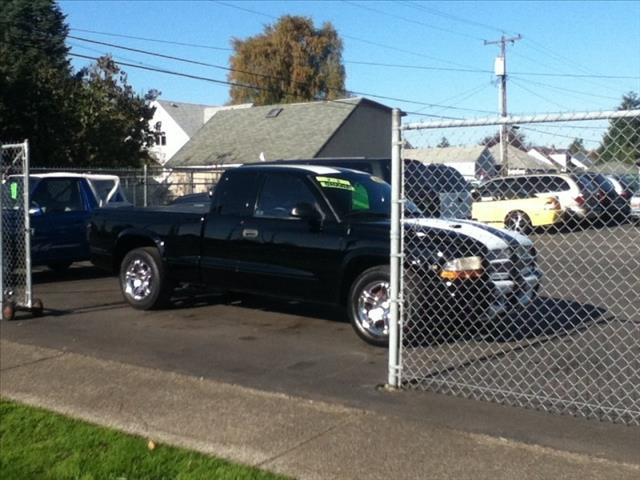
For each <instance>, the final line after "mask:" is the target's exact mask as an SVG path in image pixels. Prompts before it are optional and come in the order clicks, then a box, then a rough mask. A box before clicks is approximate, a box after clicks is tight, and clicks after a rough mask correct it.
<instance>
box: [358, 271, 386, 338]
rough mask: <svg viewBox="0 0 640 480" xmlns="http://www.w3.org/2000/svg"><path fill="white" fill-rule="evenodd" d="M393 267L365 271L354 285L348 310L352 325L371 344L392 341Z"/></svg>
mask: <svg viewBox="0 0 640 480" xmlns="http://www.w3.org/2000/svg"><path fill="white" fill-rule="evenodd" d="M390 293H391V292H390V291H389V267H388V266H386V265H384V266H378V267H373V268H369V269H367V270H365V271H364V272H362V273H361V274H360V275H359V276H358V277H357V278H356V279H355V281H354V282H353V284H352V285H351V289H350V290H349V297H348V304H347V308H348V313H349V320H350V321H351V326H352V327H353V329H354V330H355V331H356V333H357V334H358V336H359V337H360V338H361V339H362V340H364V341H365V342H367V343H368V344H370V345H375V346H376V347H387V346H388V345H389V312H390Z"/></svg>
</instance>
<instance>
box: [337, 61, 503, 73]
mask: <svg viewBox="0 0 640 480" xmlns="http://www.w3.org/2000/svg"><path fill="white" fill-rule="evenodd" d="M344 63H348V64H352V65H369V66H372V67H389V68H407V69H412V70H436V71H445V72H464V73H493V72H492V71H491V70H481V69H478V68H454V67H434V66H430V65H403V64H397V63H380V62H363V61H359V60H345V61H344Z"/></svg>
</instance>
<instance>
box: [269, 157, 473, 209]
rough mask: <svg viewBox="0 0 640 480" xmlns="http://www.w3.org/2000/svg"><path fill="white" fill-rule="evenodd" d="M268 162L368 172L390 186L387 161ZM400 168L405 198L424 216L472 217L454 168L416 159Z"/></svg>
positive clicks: (465, 186)
mask: <svg viewBox="0 0 640 480" xmlns="http://www.w3.org/2000/svg"><path fill="white" fill-rule="evenodd" d="M269 163H272V164H285V165H290V164H293V165H324V166H328V167H338V168H348V169H351V170H357V171H360V172H366V173H370V174H372V175H375V176H377V177H379V178H381V179H383V180H384V181H385V182H387V183H389V184H391V159H389V158H313V159H306V160H304V159H303V160H280V161H277V162H269ZM262 165H264V164H262ZM403 165H404V189H405V195H406V197H407V198H408V199H409V200H411V201H412V202H413V203H414V204H415V205H416V206H417V207H418V208H419V209H420V210H421V211H422V212H423V213H424V215H425V216H427V217H434V218H464V219H470V218H471V204H472V201H473V200H472V197H471V188H470V186H469V184H468V182H467V181H466V180H465V178H464V177H463V176H462V174H461V173H460V172H458V171H457V170H456V169H455V168H452V167H448V166H446V165H425V164H424V163H422V162H419V161H417V160H405V161H404V163H403Z"/></svg>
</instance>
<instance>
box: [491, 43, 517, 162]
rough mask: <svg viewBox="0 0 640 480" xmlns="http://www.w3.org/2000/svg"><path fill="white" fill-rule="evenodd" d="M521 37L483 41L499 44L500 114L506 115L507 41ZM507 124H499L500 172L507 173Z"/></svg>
mask: <svg viewBox="0 0 640 480" xmlns="http://www.w3.org/2000/svg"><path fill="white" fill-rule="evenodd" d="M521 39H522V35H520V34H518V35H516V36H515V37H505V36H504V35H502V37H501V38H500V40H492V41H487V40H485V41H484V44H485V45H500V56H499V57H497V58H496V62H495V72H496V76H497V77H498V78H499V80H500V90H499V96H498V107H499V108H500V116H501V117H503V118H504V117H506V116H507V43H511V44H513V43H515V42H516V41H518V40H521ZM508 140H509V139H508V138H507V125H506V124H504V123H503V124H502V125H501V126H500V174H501V175H509V159H508V154H507V143H508Z"/></svg>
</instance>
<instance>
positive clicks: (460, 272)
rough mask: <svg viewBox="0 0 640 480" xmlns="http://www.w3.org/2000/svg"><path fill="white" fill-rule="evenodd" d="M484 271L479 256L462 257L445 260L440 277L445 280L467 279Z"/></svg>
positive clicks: (480, 274)
mask: <svg viewBox="0 0 640 480" xmlns="http://www.w3.org/2000/svg"><path fill="white" fill-rule="evenodd" d="M483 273H484V268H483V267H482V258H481V257H462V258H454V259H453V260H449V261H447V262H446V263H445V264H444V265H443V267H442V270H440V278H443V279H445V280H468V279H474V278H479V277H481V276H482V274H483Z"/></svg>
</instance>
